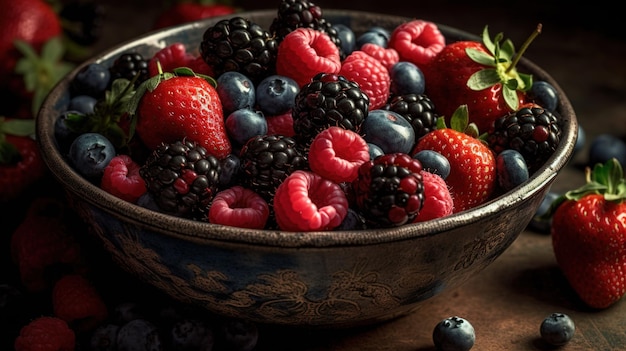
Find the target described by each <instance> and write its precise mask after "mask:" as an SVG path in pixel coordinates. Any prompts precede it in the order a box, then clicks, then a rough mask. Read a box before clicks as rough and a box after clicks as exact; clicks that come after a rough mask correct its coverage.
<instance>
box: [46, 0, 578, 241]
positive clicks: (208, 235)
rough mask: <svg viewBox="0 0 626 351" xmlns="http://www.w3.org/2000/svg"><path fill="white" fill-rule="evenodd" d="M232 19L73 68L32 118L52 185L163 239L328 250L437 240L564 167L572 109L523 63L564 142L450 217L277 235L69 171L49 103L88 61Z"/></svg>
mask: <svg viewBox="0 0 626 351" xmlns="http://www.w3.org/2000/svg"><path fill="white" fill-rule="evenodd" d="M324 13H325V15H328V16H347V15H349V16H354V15H367V16H371V15H372V13H371V12H364V11H355V10H341V9H327V10H325V11H324ZM274 14H275V10H255V11H247V12H240V13H238V14H237V16H252V17H254V16H268V15H274ZM232 16H233V15H225V16H219V17H214V18H211V19H206V20H201V21H196V22H191V23H187V24H183V25H178V26H175V27H170V28H166V29H162V30H155V31H150V32H147V33H145V34H143V35H141V36H138V37H135V38H132V39H130V40H127V41H125V42H122V43H120V44H118V45H115V46H113V47H111V48H109V49H107V50H105V51H104V52H102V53H101V54H99V55H96V56H94V57H92V58H90V59H88V60H86V61H84V62H83V63H82V64H80V65H78V66H77V67H75V68H74V70H72V72H70V73H69V74H68V75H67V76H66V77H64V78H63V79H62V80H61V81H60V82H59V83H57V85H56V86H55V88H54V89H53V90H52V91H51V92H50V94H49V95H48V96H47V97H46V99H45V100H44V103H43V104H42V108H41V109H40V111H39V113H38V115H37V118H36V121H37V123H36V139H37V142H38V144H39V147H40V150H41V153H42V156H43V159H44V161H45V163H46V164H47V166H48V168H49V169H50V171H51V173H52V174H53V176H54V177H55V178H56V180H57V181H58V182H59V183H61V184H62V185H63V186H64V188H65V191H70V192H73V193H74V195H76V196H81V197H82V199H84V200H85V201H87V202H88V203H90V204H91V205H93V206H96V207H100V208H101V209H102V210H104V211H106V212H108V213H109V214H111V215H115V216H118V217H122V218H123V219H122V220H123V221H125V222H130V223H135V224H136V225H138V226H141V227H143V228H146V229H148V230H150V231H154V232H158V233H161V234H164V235H168V236H175V237H178V238H182V239H184V240H189V241H196V242H200V243H207V242H211V241H221V242H232V243H240V244H250V245H264V246H271V247H286V248H287V247H288V248H294V247H296V248H304V247H330V246H352V245H373V244H378V243H384V242H393V241H399V240H407V239H416V238H420V237H428V236H433V235H437V234H438V233H440V232H445V231H449V230H452V229H454V228H459V227H463V226H468V225H470V224H473V223H476V222H479V221H481V219H484V218H485V217H491V216H497V215H498V213H499V212H501V211H503V209H505V208H508V207H511V206H515V205H516V204H517V203H518V202H523V201H525V200H528V199H529V198H531V197H532V196H533V195H536V193H538V192H541V191H544V190H545V189H546V188H547V187H549V186H550V184H551V183H552V182H553V181H554V179H555V177H556V176H557V174H558V172H559V171H560V170H561V169H562V168H563V167H564V166H565V165H566V164H567V163H568V162H569V159H570V158H571V157H572V154H573V150H574V146H575V144H576V138H577V131H578V121H577V118H576V115H575V112H574V109H573V107H572V105H571V103H570V101H569V99H568V98H567V96H566V95H565V93H564V91H563V90H562V88H561V87H560V86H559V84H558V83H557V82H556V81H555V80H554V79H553V78H552V77H551V76H550V75H549V74H548V73H547V72H546V71H544V70H543V69H542V68H540V67H539V66H537V65H536V64H534V63H533V62H531V61H530V60H527V59H525V58H522V59H521V60H520V63H519V65H520V67H523V70H524V71H532V74H533V76H534V77H539V78H540V79H541V80H545V81H547V82H548V83H550V84H552V85H553V86H554V88H555V89H556V90H557V94H558V97H559V104H558V107H557V112H558V113H559V117H560V118H561V119H562V121H563V123H562V126H563V128H562V139H561V142H560V144H559V146H558V147H557V149H556V151H555V152H554V154H553V155H552V156H551V157H550V158H549V159H548V160H547V161H546V162H545V163H544V165H542V166H541V167H540V168H539V169H538V170H537V171H536V172H535V173H534V174H533V175H531V177H530V178H529V179H528V180H527V181H526V182H524V183H523V184H520V185H519V186H517V187H516V188H514V189H513V190H511V191H509V192H507V193H505V194H500V195H498V196H496V197H494V198H493V199H491V200H489V201H487V202H485V203H483V204H481V205H479V206H476V207H474V208H472V209H469V210H466V211H462V212H458V213H454V214H451V215H449V216H447V217H444V218H439V219H437V220H431V221H425V222H420V223H412V224H405V225H403V226H400V227H395V228H383V229H368V230H347V231H310V232H293V231H279V230H271V229H246V228H238V227H230V226H225V225H219V224H212V223H205V222H200V221H194V220H191V219H185V218H179V217H175V216H172V215H168V214H164V213H160V212H155V211H152V210H149V209H146V208H143V207H141V206H139V205H135V204H133V203H130V202H127V201H125V200H122V199H120V198H118V197H116V196H114V195H111V194H109V193H107V192H105V191H104V190H102V189H100V188H99V187H98V186H96V185H95V184H92V183H90V182H89V181H88V180H87V179H85V178H83V177H82V176H81V175H80V174H78V173H77V172H76V171H74V170H73V169H72V167H70V166H69V164H68V163H67V162H66V161H65V159H64V157H63V156H62V155H61V153H60V152H59V151H58V149H57V147H56V145H55V141H54V134H53V131H54V120H55V119H56V117H57V111H56V110H55V106H54V104H55V102H57V101H58V99H60V98H61V97H62V96H63V94H64V93H65V92H66V90H67V88H68V85H69V81H70V79H71V78H72V77H73V76H74V75H76V73H77V72H78V71H79V70H80V69H81V68H82V67H83V66H85V65H87V64H89V63H91V62H99V61H103V60H106V59H107V58H110V57H112V56H115V55H118V54H119V53H121V52H123V51H126V50H128V49H130V48H132V47H133V46H135V45H136V44H139V43H140V42H142V43H143V44H148V45H154V46H157V47H159V46H160V47H163V46H164V41H163V39H164V38H166V37H168V36H169V35H171V34H173V33H176V32H179V31H181V30H182V31H184V30H196V31H197V30H201V29H202V28H206V27H207V26H208V24H209V23H215V22H216V21H218V20H220V19H224V18H230V17H232ZM381 16H384V17H385V18H387V19H390V20H397V21H407V20H410V19H411V18H408V17H403V16H395V15H385V14H382V15H381ZM436 24H437V26H438V27H439V28H440V30H441V31H442V32H443V33H444V34H446V37H447V38H448V37H458V38H472V37H475V38H478V37H477V36H475V35H472V34H470V33H467V32H465V31H463V30H461V29H457V28H453V27H450V26H448V25H444V24H439V23H436Z"/></svg>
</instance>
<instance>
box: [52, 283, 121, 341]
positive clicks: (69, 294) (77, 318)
mask: <svg viewBox="0 0 626 351" xmlns="http://www.w3.org/2000/svg"><path fill="white" fill-rule="evenodd" d="M52 308H53V310H54V315H55V316H57V317H59V318H61V319H63V320H64V321H66V322H67V323H68V325H70V326H71V327H72V329H73V330H77V331H89V330H93V329H95V328H96V327H97V326H98V325H100V324H101V323H102V322H103V321H104V320H105V319H106V318H107V317H108V314H109V312H108V309H107V306H106V304H105V303H104V300H103V299H102V297H101V296H100V293H98V291H97V290H96V288H95V287H94V286H93V284H92V283H91V282H90V281H89V280H87V278H85V277H83V276H82V275H80V274H67V275H65V276H63V277H61V278H60V279H59V280H58V281H57V282H56V284H55V285H54V288H53V289H52Z"/></svg>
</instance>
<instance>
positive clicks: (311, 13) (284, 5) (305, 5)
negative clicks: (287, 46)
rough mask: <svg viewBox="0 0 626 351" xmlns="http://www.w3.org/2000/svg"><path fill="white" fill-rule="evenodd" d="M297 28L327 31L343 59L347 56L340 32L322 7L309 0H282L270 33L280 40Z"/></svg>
mask: <svg viewBox="0 0 626 351" xmlns="http://www.w3.org/2000/svg"><path fill="white" fill-rule="evenodd" d="M297 28H311V29H315V30H318V31H320V32H323V33H326V34H327V35H328V36H329V37H330V39H331V40H332V42H333V43H334V44H335V45H336V46H337V48H338V49H339V54H340V56H341V59H344V58H345V56H346V53H344V52H343V50H342V46H341V38H340V37H339V33H338V32H337V30H336V29H335V27H333V25H332V23H330V22H329V21H328V20H326V18H324V16H323V11H322V8H321V7H319V6H318V5H316V4H314V3H313V2H311V1H308V0H282V1H281V2H280V4H279V5H278V12H277V14H276V17H275V18H274V19H273V20H272V23H271V24H270V29H269V31H270V33H271V34H272V35H273V36H274V37H275V38H276V40H278V42H280V41H282V39H283V38H284V37H285V36H286V35H287V34H289V33H290V32H292V31H293V30H295V29H297Z"/></svg>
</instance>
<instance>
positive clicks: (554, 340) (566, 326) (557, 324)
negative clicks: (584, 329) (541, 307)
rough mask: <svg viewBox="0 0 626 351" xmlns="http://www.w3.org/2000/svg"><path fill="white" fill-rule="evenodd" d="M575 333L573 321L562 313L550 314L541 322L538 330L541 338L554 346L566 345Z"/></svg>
mask: <svg viewBox="0 0 626 351" xmlns="http://www.w3.org/2000/svg"><path fill="white" fill-rule="evenodd" d="M575 331H576V326H575V325H574V321H573V320H572V318H570V316H568V315H566V314H564V313H552V314H551V315H549V316H548V317H546V319H544V320H543V322H542V323H541V327H540V328H539V332H540V333H541V338H542V339H543V340H544V341H546V342H547V343H548V344H550V345H554V346H561V345H565V344H567V343H568V342H569V341H570V340H571V339H572V337H573V336H574V332H575Z"/></svg>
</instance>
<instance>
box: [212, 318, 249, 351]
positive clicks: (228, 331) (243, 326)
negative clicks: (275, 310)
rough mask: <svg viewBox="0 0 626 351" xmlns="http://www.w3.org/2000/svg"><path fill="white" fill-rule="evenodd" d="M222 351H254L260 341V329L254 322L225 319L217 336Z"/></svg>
mask: <svg viewBox="0 0 626 351" xmlns="http://www.w3.org/2000/svg"><path fill="white" fill-rule="evenodd" d="M216 336H217V337H219V338H220V339H219V342H220V345H221V347H219V349H220V350H230V351H252V350H253V349H254V348H255V347H256V345H257V342H258V340H259V329H258V327H257V325H256V323H254V322H250V321H246V320H241V319H224V320H222V321H221V323H220V324H219V329H218V331H217V334H216Z"/></svg>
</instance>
